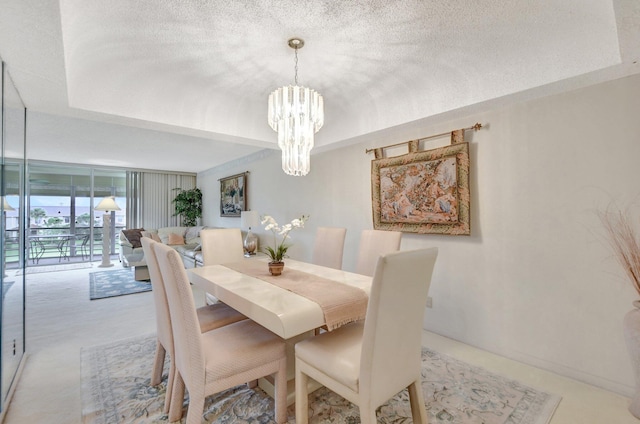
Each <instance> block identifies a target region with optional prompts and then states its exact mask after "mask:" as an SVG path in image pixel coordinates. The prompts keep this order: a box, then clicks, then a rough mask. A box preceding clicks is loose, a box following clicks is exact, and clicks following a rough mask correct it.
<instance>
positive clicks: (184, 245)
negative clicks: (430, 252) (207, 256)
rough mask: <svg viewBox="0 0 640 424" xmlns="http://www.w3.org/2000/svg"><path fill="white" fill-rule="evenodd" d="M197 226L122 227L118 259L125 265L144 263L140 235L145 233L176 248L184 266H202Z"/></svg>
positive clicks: (198, 227)
mask: <svg viewBox="0 0 640 424" xmlns="http://www.w3.org/2000/svg"><path fill="white" fill-rule="evenodd" d="M203 228H206V227H204V226H197V227H162V228H158V229H144V228H137V229H130V230H127V229H123V230H121V231H120V261H121V262H122V265H123V266H125V267H129V266H140V265H141V264H144V251H143V250H142V245H141V244H140V237H142V236H143V235H146V236H148V237H151V238H153V239H155V240H156V241H159V242H162V243H164V244H166V245H168V246H171V247H173V248H174V249H176V251H177V252H178V253H180V255H181V256H182V261H183V262H184V266H185V268H194V267H196V266H202V252H201V251H200V231H201V230H202V229H203Z"/></svg>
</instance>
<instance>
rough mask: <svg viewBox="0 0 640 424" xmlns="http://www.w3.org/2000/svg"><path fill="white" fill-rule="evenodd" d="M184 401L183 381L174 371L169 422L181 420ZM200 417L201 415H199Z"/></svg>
mask: <svg viewBox="0 0 640 424" xmlns="http://www.w3.org/2000/svg"><path fill="white" fill-rule="evenodd" d="M183 401H184V380H183V379H182V376H181V375H180V373H179V372H178V370H177V369H176V372H175V378H174V379H173V389H172V390H171V402H170V404H169V422H170V423H173V422H176V421H180V419H181V418H182V402H183ZM201 415H202V414H201Z"/></svg>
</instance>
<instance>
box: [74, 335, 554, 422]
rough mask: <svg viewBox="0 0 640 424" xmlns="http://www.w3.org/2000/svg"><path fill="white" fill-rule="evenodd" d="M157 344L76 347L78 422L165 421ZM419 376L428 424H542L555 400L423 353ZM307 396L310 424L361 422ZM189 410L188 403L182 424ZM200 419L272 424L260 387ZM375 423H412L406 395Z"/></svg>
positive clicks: (231, 394)
mask: <svg viewBox="0 0 640 424" xmlns="http://www.w3.org/2000/svg"><path fill="white" fill-rule="evenodd" d="M155 343H156V342H155V336H154V335H147V336H142V337H136V338H131V339H127V340H122V341H119V342H116V343H113V344H108V345H103V346H95V347H90V348H83V349H82V352H81V372H82V418H83V423H84V424H116V423H136V424H142V423H145V424H146V423H167V422H168V420H167V416H166V415H163V413H162V407H163V405H164V397H165V384H166V378H167V373H168V367H167V363H165V372H164V379H163V381H162V383H161V384H160V385H158V386H156V387H150V386H149V380H150V377H151V367H152V364H153V359H154V353H155V346H156V344H155ZM165 362H168V361H165ZM422 379H423V381H422V387H423V391H424V396H425V404H426V408H427V415H428V419H429V423H430V424H435V423H449V424H547V423H548V422H549V421H550V420H551V417H552V416H553V413H554V411H555V409H556V407H557V406H558V403H559V402H560V397H559V396H556V395H551V394H548V393H544V392H541V391H539V390H536V389H534V388H531V387H528V386H525V385H523V384H521V383H519V382H517V381H514V380H511V379H508V378H504V377H500V376H498V375H495V374H492V373H490V372H489V371H487V370H485V369H483V368H478V367H474V366H472V365H469V364H467V363H465V362H462V361H459V360H457V359H454V358H451V357H449V356H447V355H443V354H440V353H438V352H435V351H433V350H429V349H424V348H423V351H422ZM310 396H311V397H310V399H309V406H310V409H311V411H310V414H312V416H311V418H310V423H315V424H317V423H347V424H357V423H359V422H360V416H359V411H358V408H357V407H356V406H354V405H352V404H351V403H349V402H348V401H346V400H344V399H343V398H341V397H340V396H338V395H336V394H335V393H333V392H331V391H329V390H327V389H326V388H321V389H319V390H317V391H315V392H313V393H312V394H311V395H310ZM187 406H188V399H187V400H185V403H184V411H185V414H184V417H183V420H182V421H181V422H184V420H185V418H186V409H187ZM288 415H289V423H291V424H292V423H295V412H294V406H293V405H292V406H291V407H289V410H288ZM203 420H204V421H203V422H207V423H225V424H228V423H238V424H248V423H272V422H274V421H273V400H272V399H271V398H270V397H269V396H268V395H266V394H265V393H264V392H263V391H262V390H261V389H259V388H256V389H249V388H247V387H246V386H244V385H243V386H238V387H235V388H233V389H230V390H227V391H225V392H223V393H220V394H217V395H214V396H210V397H208V398H207V400H206V403H205V411H204V415H203ZM378 422H379V423H396V424H400V423H403V424H404V423H410V422H412V420H411V408H410V406H409V395H408V393H407V391H406V390H405V391H403V392H401V393H399V394H398V395H396V396H395V397H394V398H393V399H391V400H390V401H389V402H387V403H386V404H384V405H383V406H381V407H380V409H379V410H378Z"/></svg>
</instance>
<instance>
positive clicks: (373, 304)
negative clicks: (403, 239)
mask: <svg viewBox="0 0 640 424" xmlns="http://www.w3.org/2000/svg"><path fill="white" fill-rule="evenodd" d="M437 255H438V250H437V248H429V249H419V250H407V251H401V252H395V253H389V254H387V255H384V256H381V257H380V259H379V260H378V262H377V265H376V269H375V273H374V277H373V283H372V286H371V293H370V295H369V304H368V306H367V314H366V318H365V320H364V322H362V321H360V322H357V323H352V324H348V325H345V326H343V327H340V328H338V329H337V330H334V331H331V332H326V333H322V334H320V335H318V336H315V337H312V338H309V339H307V340H304V341H302V342H299V343H297V344H296V346H295V355H296V407H295V408H296V423H297V424H306V423H307V422H308V414H309V411H308V404H309V400H308V393H307V383H308V379H309V377H311V378H312V379H314V380H316V381H317V382H319V383H320V384H322V385H323V386H326V387H327V388H328V389H330V390H332V391H334V392H336V393H337V394H339V395H340V396H342V397H344V398H345V399H347V400H348V401H350V402H352V403H354V404H356V405H358V407H359V408H360V421H361V422H362V423H363V424H365V423H366V424H374V423H376V409H377V408H378V407H379V406H380V405H382V404H384V403H385V402H386V401H387V400H389V399H390V398H391V397H393V396H394V395H395V394H397V393H398V392H400V391H402V390H404V389H405V388H407V389H408V390H409V400H410V403H411V414H412V416H413V422H414V423H422V424H426V423H427V415H426V411H425V406H424V398H423V394H422V386H421V377H420V372H421V351H422V348H421V339H422V322H423V321H422V320H423V316H424V309H425V305H426V301H427V293H428V291H429V285H430V283H431V275H432V273H433V267H434V264H435V261H436V257H437Z"/></svg>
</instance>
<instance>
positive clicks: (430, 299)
mask: <svg viewBox="0 0 640 424" xmlns="http://www.w3.org/2000/svg"><path fill="white" fill-rule="evenodd" d="M427 308H433V298H432V297H431V296H427Z"/></svg>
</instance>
